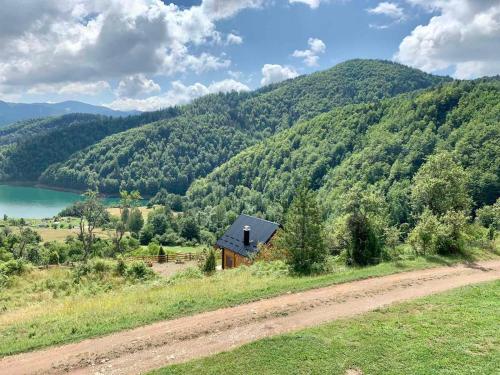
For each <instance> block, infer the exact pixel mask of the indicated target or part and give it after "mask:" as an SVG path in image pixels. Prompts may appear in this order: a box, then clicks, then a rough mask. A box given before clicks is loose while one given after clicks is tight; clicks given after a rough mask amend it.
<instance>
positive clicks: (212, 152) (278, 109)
mask: <svg viewBox="0 0 500 375" xmlns="http://www.w3.org/2000/svg"><path fill="white" fill-rule="evenodd" d="M447 80H449V79H448V78H443V77H436V76H432V75H429V74H426V73H423V72H421V71H418V70H415V69H411V68H408V67H406V66H403V65H400V64H395V63H392V62H386V61H377V60H352V61H348V62H345V63H342V64H339V65H337V66H335V67H333V68H331V69H329V70H326V71H323V72H318V73H315V74H311V75H308V76H301V77H298V78H296V79H293V80H288V81H285V82H282V83H279V84H275V85H270V86H267V87H264V88H262V89H260V90H257V91H254V92H251V93H235V92H233V93H229V94H217V95H209V96H207V97H204V98H201V99H198V100H196V101H194V102H193V103H192V104H190V105H187V106H184V107H181V108H179V109H178V113H177V115H175V116H172V117H169V118H167V119H164V120H161V121H158V122H156V123H152V124H149V125H146V126H140V127H135V126H134V127H135V129H131V130H128V131H123V132H119V133H118V132H115V131H114V132H113V134H114V135H112V136H110V137H106V138H104V139H102V140H101V141H99V142H97V143H95V142H94V141H93V139H90V140H89V141H85V142H81V141H80V140H79V139H80V137H82V138H83V139H87V138H88V137H89V135H88V134H86V131H85V128H82V130H81V133H82V135H78V134H77V132H76V131H74V132H72V133H71V135H69V134H66V133H64V132H63V133H58V135H57V137H55V136H54V134H52V133H47V134H44V135H43V136H41V137H40V136H32V137H29V138H28V139H26V140H23V141H20V142H18V143H16V144H15V145H11V146H9V147H8V149H6V150H4V152H3V158H4V160H3V162H2V163H1V165H0V176H1V177H0V178H1V179H3V180H9V179H11V180H30V181H33V180H36V179H38V180H39V181H40V182H42V183H44V184H47V185H53V186H59V187H66V188H74V189H82V190H83V189H86V188H88V187H98V188H99V190H100V191H102V192H105V193H117V192H118V191H119V190H120V189H126V190H134V189H138V190H140V191H141V193H142V194H143V195H152V194H155V193H156V192H157V191H158V190H159V189H161V188H166V189H167V190H168V191H170V192H174V193H178V194H183V193H184V192H185V191H186V190H187V188H188V187H189V185H190V184H191V182H192V181H194V180H195V179H196V178H198V177H202V176H205V175H206V174H208V173H210V172H211V171H212V170H213V169H214V168H215V167H217V166H218V165H220V164H222V163H223V162H225V161H227V160H229V159H230V158H231V157H232V156H234V155H236V154H237V153H238V152H240V151H242V150H243V149H245V148H246V147H248V146H250V145H253V144H255V143H257V142H258V141H260V140H262V139H266V138H268V137H269V136H271V135H272V134H274V133H276V132H278V131H281V130H284V129H287V128H289V127H290V126H292V125H293V124H295V123H296V122H300V121H303V120H307V119H310V118H312V117H314V116H316V115H317V114H319V113H323V112H327V111H329V110H331V109H332V108H335V107H338V106H343V105H345V104H348V103H361V102H371V101H373V100H378V99H380V98H384V97H390V96H394V95H397V94H400V93H404V92H410V91H413V90H416V89H423V88H427V87H430V86H434V85H437V84H439V83H441V82H444V81H447ZM130 127H132V126H130ZM77 128H78V129H80V128H81V127H74V128H71V129H77ZM114 129H116V127H114ZM123 130H125V129H123ZM64 131H67V128H64ZM54 138H57V139H56V140H55V139H54ZM90 138H92V137H90ZM74 143H77V144H78V147H75V146H74ZM94 143H95V144H94ZM83 145H86V146H90V147H88V148H85V149H83V148H82V147H81V146H83ZM48 149H50V150H51V151H49V153H48V154H47V155H45V154H44V152H43V150H48ZM79 150H81V151H79ZM78 151H79V152H78ZM70 155H71V156H70ZM23 163H24V164H23ZM19 165H23V166H24V165H25V167H24V168H18V166H19ZM9 166H10V167H9ZM16 168H17V169H16Z"/></svg>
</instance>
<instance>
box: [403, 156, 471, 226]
mask: <svg viewBox="0 0 500 375" xmlns="http://www.w3.org/2000/svg"><path fill="white" fill-rule="evenodd" d="M468 185H469V174H468V173H467V172H466V171H465V170H464V169H463V168H462V167H461V166H460V165H459V164H458V163H456V162H455V160H454V159H453V156H452V155H451V154H450V153H449V152H442V153H439V154H436V155H432V156H430V157H429V158H428V160H427V162H426V163H425V164H424V165H423V166H422V167H421V168H420V169H419V171H418V172H417V174H416V175H415V177H414V178H413V186H412V190H411V200H412V204H413V207H414V209H415V211H416V212H417V213H421V212H423V211H424V209H425V207H428V208H429V209H430V210H431V212H432V213H433V214H434V215H438V216H439V215H443V214H445V213H446V212H447V211H450V210H454V211H464V212H468V211H469V210H470V207H471V204H472V200H471V198H470V193H469V187H468Z"/></svg>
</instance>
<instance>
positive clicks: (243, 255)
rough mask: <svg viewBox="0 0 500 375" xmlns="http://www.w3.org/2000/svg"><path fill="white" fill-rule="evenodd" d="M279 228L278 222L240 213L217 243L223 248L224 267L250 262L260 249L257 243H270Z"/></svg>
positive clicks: (217, 245) (218, 246)
mask: <svg viewBox="0 0 500 375" xmlns="http://www.w3.org/2000/svg"><path fill="white" fill-rule="evenodd" d="M278 228H280V225H279V224H278V223H273V222H272V221H267V220H264V219H260V218H258V217H253V216H248V215H243V214H242V215H240V216H239V217H238V218H237V219H236V220H235V222H234V223H233V224H232V225H231V226H230V227H229V229H228V230H227V231H226V232H225V233H224V234H223V235H222V237H221V238H219V239H218V240H217V243H216V245H215V246H216V247H217V248H219V249H221V250H222V269H226V268H234V267H238V266H240V265H241V264H250V263H251V257H252V256H253V255H255V254H257V252H258V251H259V249H258V246H257V245H259V244H264V245H265V244H268V243H269V241H271V239H272V238H273V236H274V234H275V233H276V231H277V230H278Z"/></svg>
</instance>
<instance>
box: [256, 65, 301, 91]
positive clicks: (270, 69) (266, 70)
mask: <svg viewBox="0 0 500 375" xmlns="http://www.w3.org/2000/svg"><path fill="white" fill-rule="evenodd" d="M297 76H298V73H297V72H296V71H295V70H294V69H293V68H290V67H287V66H281V65H278V64H265V65H264V66H263V67H262V79H261V81H260V84H261V85H262V86H265V85H268V84H270V83H275V82H280V81H284V80H285V79H289V78H295V77H297Z"/></svg>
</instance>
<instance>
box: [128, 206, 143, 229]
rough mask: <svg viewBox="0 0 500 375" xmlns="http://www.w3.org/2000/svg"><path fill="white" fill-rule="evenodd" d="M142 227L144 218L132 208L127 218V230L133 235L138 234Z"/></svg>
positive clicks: (139, 211)
mask: <svg viewBox="0 0 500 375" xmlns="http://www.w3.org/2000/svg"><path fill="white" fill-rule="evenodd" d="M143 226H144V218H143V217H142V212H141V210H139V209H138V208H137V207H135V208H133V209H132V211H131V212H130V216H129V218H128V229H129V230H130V231H131V232H132V233H135V234H138V233H139V232H140V231H141V229H142V227H143Z"/></svg>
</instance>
